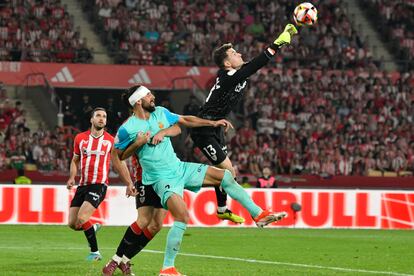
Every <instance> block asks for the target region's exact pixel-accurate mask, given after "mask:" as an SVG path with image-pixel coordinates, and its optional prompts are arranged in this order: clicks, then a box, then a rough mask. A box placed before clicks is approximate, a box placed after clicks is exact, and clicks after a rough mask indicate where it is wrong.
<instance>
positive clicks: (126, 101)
mask: <svg viewBox="0 0 414 276" xmlns="http://www.w3.org/2000/svg"><path fill="white" fill-rule="evenodd" d="M140 87H141V85H134V86H131V87H130V88H128V89H127V90H125V92H124V93H122V95H121V99H122V102H123V103H124V104H125V106H126V107H128V109H131V108H132V107H133V106H131V104H130V103H129V97H131V95H132V94H133V93H134V92H135V91H137V89H138V88H140Z"/></svg>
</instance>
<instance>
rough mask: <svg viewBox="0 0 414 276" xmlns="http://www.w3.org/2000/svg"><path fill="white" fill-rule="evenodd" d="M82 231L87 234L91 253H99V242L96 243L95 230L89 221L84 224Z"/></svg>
mask: <svg viewBox="0 0 414 276" xmlns="http://www.w3.org/2000/svg"><path fill="white" fill-rule="evenodd" d="M82 229H83V233H85V237H86V239H87V240H88V243H89V247H90V248H91V252H96V251H98V242H97V241H96V235H95V229H93V225H92V223H91V222H90V221H89V220H88V221H87V222H85V223H84V224H82Z"/></svg>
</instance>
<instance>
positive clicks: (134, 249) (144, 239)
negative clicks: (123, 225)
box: [124, 229, 152, 260]
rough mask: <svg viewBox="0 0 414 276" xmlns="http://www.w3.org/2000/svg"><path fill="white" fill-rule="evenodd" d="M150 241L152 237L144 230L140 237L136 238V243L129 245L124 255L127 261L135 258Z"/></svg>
mask: <svg viewBox="0 0 414 276" xmlns="http://www.w3.org/2000/svg"><path fill="white" fill-rule="evenodd" d="M150 240H152V235H151V233H150V232H149V231H148V229H144V230H143V231H142V233H141V235H139V236H138V239H137V240H136V242H134V243H133V244H132V245H130V246H129V247H128V248H127V250H126V251H125V253H124V255H125V257H127V258H128V259H130V260H131V259H132V258H133V257H135V256H136V255H137V254H138V253H139V252H141V250H142V249H143V248H144V247H145V246H146V245H147V244H148V243H149V242H150Z"/></svg>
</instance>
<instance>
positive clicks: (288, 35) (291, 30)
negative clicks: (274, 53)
mask: <svg viewBox="0 0 414 276" xmlns="http://www.w3.org/2000/svg"><path fill="white" fill-rule="evenodd" d="M297 33H298V30H297V29H296V27H295V26H294V25H293V24H287V25H286V27H285V30H284V31H283V32H282V33H281V34H280V35H279V37H278V38H276V40H275V41H273V43H272V44H271V45H270V48H272V49H273V50H277V49H279V48H281V47H283V46H284V45H286V44H290V41H291V39H292V36H293V35H295V34H297Z"/></svg>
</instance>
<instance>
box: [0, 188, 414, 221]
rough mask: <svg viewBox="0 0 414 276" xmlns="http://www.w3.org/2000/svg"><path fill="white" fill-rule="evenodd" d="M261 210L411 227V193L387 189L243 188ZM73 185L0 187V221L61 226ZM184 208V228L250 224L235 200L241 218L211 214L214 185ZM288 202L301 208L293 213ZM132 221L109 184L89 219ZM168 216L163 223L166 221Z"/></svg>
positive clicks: (131, 204) (128, 201) (131, 206)
mask: <svg viewBox="0 0 414 276" xmlns="http://www.w3.org/2000/svg"><path fill="white" fill-rule="evenodd" d="M246 191H247V192H248V193H249V194H250V195H251V196H252V198H253V199H254V200H255V202H256V203H258V204H259V205H260V206H261V207H262V208H270V209H273V210H276V211H286V212H288V213H289V217H288V218H287V219H285V220H283V221H281V222H279V223H278V224H272V225H271V226H270V227H274V228H277V227H298V228H373V229H414V192H413V191H390V190H332V189H329V190H323V189H246ZM74 192H75V189H72V191H70V192H69V191H68V190H67V189H66V187H65V186H56V185H33V186H30V185H19V186H15V185H0V223H1V224H66V223H67V217H68V210H69V204H70V201H71V199H72V197H73V195H74ZM184 198H185V201H186V202H187V204H188V206H189V212H190V222H189V226H197V227H255V225H254V222H253V220H252V219H251V217H250V216H249V214H248V213H247V211H246V210H245V209H243V208H242V207H241V206H240V204H239V203H237V202H235V201H232V200H231V199H229V200H228V205H229V207H230V208H231V210H232V211H233V212H234V213H236V214H239V215H241V216H243V217H244V218H245V219H246V222H245V223H244V224H242V225H235V224H233V223H231V222H228V221H220V220H219V219H217V218H216V216H215V210H216V207H215V206H216V198H215V193H214V189H211V188H206V189H202V190H201V191H200V192H199V193H197V194H194V193H191V192H188V191H185V193H184ZM292 203H298V204H300V205H301V206H302V209H301V211H299V212H295V211H293V209H292ZM135 219H136V210H135V199H134V198H127V197H126V196H125V188H124V187H109V188H108V192H107V195H106V199H105V201H104V202H103V203H102V204H101V206H100V207H99V208H98V209H97V210H96V212H95V214H94V216H93V219H92V220H93V221H94V222H99V223H102V224H105V225H125V226H126V225H129V224H131V221H134V220H135ZM171 224H172V218H171V216H170V215H168V216H167V218H166V219H165V225H171Z"/></svg>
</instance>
